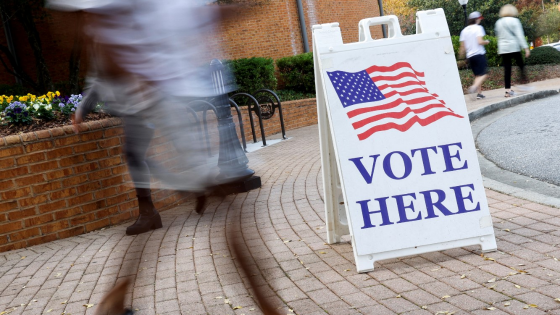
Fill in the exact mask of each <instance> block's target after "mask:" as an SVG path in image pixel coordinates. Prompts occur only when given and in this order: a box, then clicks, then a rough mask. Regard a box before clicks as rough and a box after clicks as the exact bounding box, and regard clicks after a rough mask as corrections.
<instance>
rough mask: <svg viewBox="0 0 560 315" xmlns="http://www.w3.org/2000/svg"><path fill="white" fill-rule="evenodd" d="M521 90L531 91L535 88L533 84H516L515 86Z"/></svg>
mask: <svg viewBox="0 0 560 315" xmlns="http://www.w3.org/2000/svg"><path fill="white" fill-rule="evenodd" d="M516 87H517V88H518V89H519V90H520V91H521V92H532V91H534V90H535V87H534V86H531V85H518V86H516Z"/></svg>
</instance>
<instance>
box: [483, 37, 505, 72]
mask: <svg viewBox="0 0 560 315" xmlns="http://www.w3.org/2000/svg"><path fill="white" fill-rule="evenodd" d="M484 39H486V40H489V41H490V43H489V44H488V45H486V46H484V49H486V59H487V60H488V67H498V66H500V64H501V62H502V58H501V57H500V55H498V39H497V38H496V37H494V36H484Z"/></svg>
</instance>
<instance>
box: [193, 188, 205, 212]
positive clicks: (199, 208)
mask: <svg viewBox="0 0 560 315" xmlns="http://www.w3.org/2000/svg"><path fill="white" fill-rule="evenodd" d="M207 201H208V197H207V196H206V193H204V192H203V193H200V194H198V195H197V196H196V206H195V208H194V211H196V213H198V214H202V213H203V212H204V209H206V202H207Z"/></svg>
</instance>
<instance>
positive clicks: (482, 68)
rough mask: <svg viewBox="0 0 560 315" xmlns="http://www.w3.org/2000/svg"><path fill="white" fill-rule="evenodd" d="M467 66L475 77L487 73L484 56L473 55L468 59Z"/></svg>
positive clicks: (486, 62) (486, 63)
mask: <svg viewBox="0 0 560 315" xmlns="http://www.w3.org/2000/svg"><path fill="white" fill-rule="evenodd" d="M469 66H470V67H471V69H472V72H473V73H474V75H475V76H477V77H478V76H481V75H485V74H486V73H488V61H486V56H485V55H474V56H472V57H470V58H469Z"/></svg>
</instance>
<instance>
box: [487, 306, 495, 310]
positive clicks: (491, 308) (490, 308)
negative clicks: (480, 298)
mask: <svg viewBox="0 0 560 315" xmlns="http://www.w3.org/2000/svg"><path fill="white" fill-rule="evenodd" d="M486 309H487V310H489V311H493V310H495V309H496V308H495V307H493V306H491V307H487V308H486Z"/></svg>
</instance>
